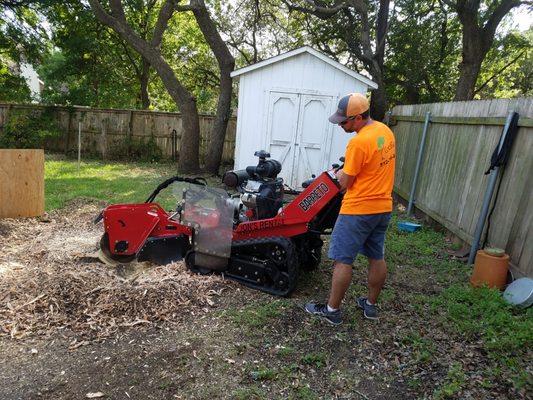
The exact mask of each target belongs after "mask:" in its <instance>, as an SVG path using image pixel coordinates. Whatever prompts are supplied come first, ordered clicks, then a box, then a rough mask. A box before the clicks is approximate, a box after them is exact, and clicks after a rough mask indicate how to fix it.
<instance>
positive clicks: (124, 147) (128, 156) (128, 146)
mask: <svg viewBox="0 0 533 400" xmlns="http://www.w3.org/2000/svg"><path fill="white" fill-rule="evenodd" d="M109 157H110V158H113V159H115V160H136V161H143V162H158V161H161V159H162V158H163V151H162V150H161V149H160V148H159V146H158V145H157V143H156V141H155V139H154V137H153V136H152V137H150V139H148V141H144V140H143V139H136V138H128V137H127V138H125V139H123V140H122V141H121V142H119V143H117V144H115V145H114V146H111V148H110V151H109Z"/></svg>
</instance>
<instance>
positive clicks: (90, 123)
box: [0, 104, 236, 163]
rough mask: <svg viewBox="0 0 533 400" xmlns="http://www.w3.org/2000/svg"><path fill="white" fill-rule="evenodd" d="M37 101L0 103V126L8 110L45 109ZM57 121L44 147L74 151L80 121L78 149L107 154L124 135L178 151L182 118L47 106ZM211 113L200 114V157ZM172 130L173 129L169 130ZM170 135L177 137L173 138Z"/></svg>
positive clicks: (229, 155)
mask: <svg viewBox="0 0 533 400" xmlns="http://www.w3.org/2000/svg"><path fill="white" fill-rule="evenodd" d="M45 108H46V106H40V105H15V104H0V129H2V127H3V126H4V124H5V123H6V121H7V119H8V118H9V114H10V113H11V112H14V111H31V110H34V109H45ZM50 108H51V109H52V110H53V112H54V113H55V115H56V116H57V121H58V123H59V126H60V129H61V131H62V135H61V136H59V137H58V138H54V139H52V140H48V141H47V142H46V149H47V150H51V151H59V152H65V153H67V152H76V151H77V149H78V128H79V123H81V144H82V153H83V154H91V155H97V156H100V157H102V158H104V159H105V158H107V157H108V155H109V154H110V153H111V152H112V151H113V150H114V149H120V148H124V143H125V141H126V139H130V140H143V141H145V142H146V141H148V140H149V139H150V138H153V140H154V141H155V143H156V144H157V146H158V147H159V148H160V149H161V150H162V152H163V156H164V157H168V158H170V157H171V156H172V154H173V146H175V147H176V149H175V153H177V154H178V155H179V149H180V141H181V138H182V136H183V127H182V118H181V114H179V113H171V112H159V111H144V110H117V109H98V108H86V107H55V106H54V107H50ZM214 120H215V118H214V116H211V115H201V116H200V157H201V160H203V157H204V156H205V153H206V149H207V146H208V141H209V134H210V132H211V128H212V126H213V124H214ZM235 128H236V118H235V117H232V118H230V121H229V123H228V128H227V131H226V140H225V143H224V151H223V154H222V162H223V163H232V162H233V156H234V148H235ZM174 130H175V133H173V131H174ZM173 135H175V138H176V139H177V140H173Z"/></svg>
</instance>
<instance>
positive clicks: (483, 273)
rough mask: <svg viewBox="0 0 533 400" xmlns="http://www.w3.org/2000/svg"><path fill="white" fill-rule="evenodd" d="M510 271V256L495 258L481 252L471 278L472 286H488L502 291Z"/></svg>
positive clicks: (477, 256) (478, 253)
mask: <svg viewBox="0 0 533 400" xmlns="http://www.w3.org/2000/svg"><path fill="white" fill-rule="evenodd" d="M508 271H509V255H508V254H504V255H503V256H501V257H494V256H491V255H489V254H487V253H486V252H485V251H484V250H479V251H478V252H477V255H476V261H475V263H474V271H473V272H472V277H471V278H470V284H471V285H472V286H475V287H479V286H483V285H487V286H488V287H490V288H498V289H500V290H502V289H503V288H504V287H505V283H506V282H507V272H508Z"/></svg>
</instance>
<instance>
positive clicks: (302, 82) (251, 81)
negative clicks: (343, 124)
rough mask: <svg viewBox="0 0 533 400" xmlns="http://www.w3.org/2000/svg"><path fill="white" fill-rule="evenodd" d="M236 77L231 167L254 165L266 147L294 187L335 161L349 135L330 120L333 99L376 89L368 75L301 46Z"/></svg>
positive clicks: (241, 70)
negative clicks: (258, 154) (237, 94)
mask: <svg viewBox="0 0 533 400" xmlns="http://www.w3.org/2000/svg"><path fill="white" fill-rule="evenodd" d="M231 76H232V77H238V78H239V97H238V99H239V107H238V111H237V134H236V140H235V169H243V168H246V167H247V166H248V165H256V164H257V158H256V157H254V152H255V151H257V150H261V149H263V150H266V151H268V152H269V153H270V155H271V157H272V158H273V159H275V160H278V161H280V162H281V164H282V166H283V169H282V171H281V174H280V176H281V177H282V178H283V179H284V181H285V183H286V184H287V185H289V186H290V187H293V188H299V187H300V185H301V183H302V182H303V181H304V180H306V179H309V178H310V177H311V175H312V174H315V175H318V174H319V173H321V172H322V171H324V170H325V169H327V168H328V167H329V166H330V165H331V164H332V163H335V162H338V160H339V157H341V156H342V155H344V150H345V148H346V144H347V142H348V140H349V139H350V138H351V134H346V133H345V132H344V131H343V130H342V129H341V128H340V127H338V126H335V125H333V124H331V123H330V122H329V121H328V117H329V116H330V115H331V114H332V113H333V112H335V110H336V107H337V103H338V100H339V99H340V98H341V97H342V96H344V95H346V94H348V93H353V92H359V93H366V92H367V91H368V90H371V89H375V88H377V84H376V83H375V82H373V81H372V80H370V79H368V78H366V77H364V76H363V75H361V74H358V73H357V72H355V71H352V70H351V69H349V68H346V67H345V66H344V65H342V64H339V63H338V62H336V61H334V60H332V59H330V58H329V57H327V56H325V55H324V54H322V53H320V52H318V51H316V50H315V49H313V48H311V47H308V46H305V47H301V48H298V49H296V50H292V51H289V52H287V53H284V54H280V55H278V56H276V57H272V58H269V59H267V60H264V61H261V62H259V63H256V64H253V65H250V66H248V67H245V68H241V69H238V70H236V71H234V72H233V73H232V74H231Z"/></svg>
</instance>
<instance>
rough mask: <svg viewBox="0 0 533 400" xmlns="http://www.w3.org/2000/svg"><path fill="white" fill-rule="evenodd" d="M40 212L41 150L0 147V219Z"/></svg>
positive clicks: (41, 198) (42, 162) (42, 152)
mask: <svg viewBox="0 0 533 400" xmlns="http://www.w3.org/2000/svg"><path fill="white" fill-rule="evenodd" d="M43 213H44V150H33V149H32V150H20V149H0V218H19V217H36V216H39V215H42V214H43Z"/></svg>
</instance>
